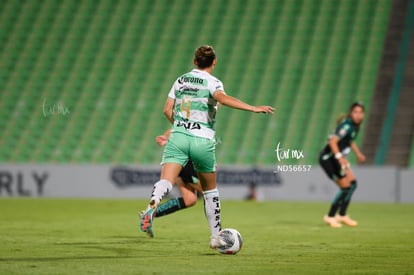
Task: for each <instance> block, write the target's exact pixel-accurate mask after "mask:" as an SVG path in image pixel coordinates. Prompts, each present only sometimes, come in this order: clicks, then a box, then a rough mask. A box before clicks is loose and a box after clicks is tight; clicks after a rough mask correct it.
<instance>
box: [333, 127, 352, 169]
mask: <svg viewBox="0 0 414 275" xmlns="http://www.w3.org/2000/svg"><path fill="white" fill-rule="evenodd" d="M338 143H339V137H338V136H337V135H332V136H331V137H330V138H329V141H328V144H329V148H331V151H332V153H333V155H334V157H335V158H336V159H337V160H338V162H339V164H341V166H344V167H347V166H349V163H348V161H347V160H346V159H345V158H344V156H343V155H342V153H341V151H340V150H339V146H338Z"/></svg>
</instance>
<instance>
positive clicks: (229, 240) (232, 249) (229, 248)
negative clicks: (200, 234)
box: [217, 228, 243, 255]
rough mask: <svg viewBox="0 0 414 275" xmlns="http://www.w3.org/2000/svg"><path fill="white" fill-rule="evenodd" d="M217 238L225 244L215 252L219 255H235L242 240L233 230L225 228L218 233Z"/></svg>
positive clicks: (240, 246) (237, 232)
mask: <svg viewBox="0 0 414 275" xmlns="http://www.w3.org/2000/svg"><path fill="white" fill-rule="evenodd" d="M219 236H220V237H221V238H222V239H223V240H224V241H225V242H226V245H224V246H221V247H219V248H218V249H217V250H218V251H219V252H220V253H221V254H232V255H234V254H237V253H238V252H239V251H240V250H241V248H242V246H243V239H242V236H241V234H240V232H239V231H237V230H236V229H234V228H225V229H222V230H221V231H220V232H219Z"/></svg>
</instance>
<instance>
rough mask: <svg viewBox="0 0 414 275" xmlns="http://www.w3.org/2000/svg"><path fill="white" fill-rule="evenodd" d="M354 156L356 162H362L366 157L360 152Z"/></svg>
mask: <svg viewBox="0 0 414 275" xmlns="http://www.w3.org/2000/svg"><path fill="white" fill-rule="evenodd" d="M356 157H357V160H358V162H360V163H363V162H365V161H366V160H367V158H366V157H365V155H364V154H362V153H359V154H357V155H356Z"/></svg>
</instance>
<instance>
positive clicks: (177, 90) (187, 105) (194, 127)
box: [140, 46, 274, 249]
mask: <svg viewBox="0 0 414 275" xmlns="http://www.w3.org/2000/svg"><path fill="white" fill-rule="evenodd" d="M216 64H217V58H216V53H215V51H214V49H213V48H212V47H211V46H201V47H199V48H198V49H197V50H196V51H195V57H194V65H195V66H196V67H197V68H196V69H193V70H192V71H191V72H188V73H186V74H184V75H182V76H180V77H178V79H177V80H176V81H175V82H174V84H173V86H172V88H171V90H170V92H169V94H168V98H167V101H166V103H165V106H164V114H165V116H166V117H167V119H168V120H169V121H170V122H171V123H172V124H173V127H172V131H171V136H170V138H169V139H168V143H167V144H166V146H165V147H164V152H163V156H162V162H161V164H162V169H161V177H160V180H159V181H158V182H156V183H155V184H154V188H153V190H152V194H151V198H150V200H149V203H148V207H147V209H146V211H145V213H144V214H143V215H142V216H141V218H140V229H141V231H143V232H146V233H147V235H148V236H150V237H153V235H154V234H153V219H154V216H155V213H156V209H157V207H158V205H159V203H160V201H161V200H162V198H163V197H164V195H165V194H167V193H168V192H169V191H170V190H171V188H172V185H173V184H174V182H175V180H176V178H177V176H178V175H179V173H180V171H181V169H182V168H183V167H184V166H185V165H186V163H187V162H188V161H189V159H191V160H192V161H193V164H194V168H195V170H196V172H197V174H198V178H199V180H200V183H201V187H202V189H203V197H204V210H205V215H206V218H207V221H208V224H209V227H210V232H211V238H210V247H211V248H213V249H216V248H218V247H220V246H223V245H224V244H225V242H224V241H223V240H221V238H220V237H219V236H218V233H219V231H220V230H221V218H220V211H221V207H220V196H219V192H218V189H217V184H216V156H215V122H216V111H217V104H218V103H220V104H221V105H224V106H228V107H231V108H235V109H240V110H246V111H250V112H254V113H270V114H272V113H273V111H274V108H273V107H270V106H252V105H249V104H247V103H244V102H242V101H240V100H238V99H236V98H234V97H231V96H228V95H227V94H226V93H225V92H224V87H223V83H222V82H221V81H220V80H219V79H217V78H215V77H214V76H212V72H213V70H214V68H215V66H216Z"/></svg>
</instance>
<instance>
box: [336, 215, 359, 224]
mask: <svg viewBox="0 0 414 275" xmlns="http://www.w3.org/2000/svg"><path fill="white" fill-rule="evenodd" d="M335 219H336V221H337V222H340V223H343V224H345V225H348V226H357V225H358V222H357V221H355V220H353V219H351V218H350V217H349V216H348V215H346V216H340V215H336V216H335Z"/></svg>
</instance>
